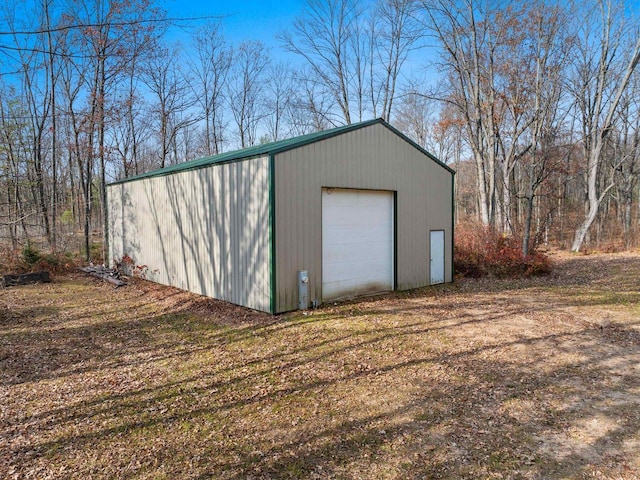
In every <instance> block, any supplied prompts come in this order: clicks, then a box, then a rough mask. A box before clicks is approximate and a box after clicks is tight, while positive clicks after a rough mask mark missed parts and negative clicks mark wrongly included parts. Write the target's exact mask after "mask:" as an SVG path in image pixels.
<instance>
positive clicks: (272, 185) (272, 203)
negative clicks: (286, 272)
mask: <svg viewBox="0 0 640 480" xmlns="http://www.w3.org/2000/svg"><path fill="white" fill-rule="evenodd" d="M275 173H276V161H275V156H274V155H269V246H270V257H271V258H270V259H269V273H270V278H269V280H270V284H271V292H270V298H271V299H270V310H271V313H272V314H275V313H276V292H277V290H276V175H275Z"/></svg>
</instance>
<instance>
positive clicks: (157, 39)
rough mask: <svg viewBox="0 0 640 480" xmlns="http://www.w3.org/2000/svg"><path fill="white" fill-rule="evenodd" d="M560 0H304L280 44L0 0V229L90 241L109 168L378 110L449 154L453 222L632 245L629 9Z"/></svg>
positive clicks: (636, 99) (28, 237)
mask: <svg viewBox="0 0 640 480" xmlns="http://www.w3.org/2000/svg"><path fill="white" fill-rule="evenodd" d="M570 3H571V2H557V3H555V2H553V1H545V0H527V1H517V0H516V1H501V0H458V1H455V2H451V1H448V0H422V1H415V0H366V1H365V0H308V1H307V3H306V4H305V6H304V8H303V9H302V11H301V13H300V15H299V17H298V18H297V20H296V21H295V22H294V23H293V24H292V25H291V26H290V28H288V29H287V30H286V31H283V32H281V33H280V34H279V36H278V38H277V42H278V45H279V47H278V48H280V49H281V50H283V51H286V52H288V56H286V58H293V59H295V61H289V62H288V63H285V62H284V61H283V60H282V58H284V57H283V55H281V54H278V53H277V52H276V51H275V49H274V48H275V47H272V48H268V47H267V46H265V45H264V44H262V43H260V42H258V41H255V40H252V39H250V38H248V39H247V40H246V41H243V42H241V43H236V42H233V41H231V40H230V39H229V38H228V37H227V36H226V35H225V19H224V17H220V18H216V17H211V18H206V19H188V18H171V17H169V16H168V15H167V14H166V12H164V11H163V10H162V9H161V8H160V7H159V6H157V5H155V4H154V3H153V2H152V0H111V1H109V0H27V1H26V2H23V1H18V0H9V1H8V2H5V3H4V5H3V7H2V13H0V30H1V31H0V172H1V175H2V176H1V177H0V242H2V243H3V244H4V245H5V248H11V249H13V250H17V249H20V248H23V246H24V245H28V244H29V242H34V243H37V244H38V245H40V246H41V247H42V248H47V249H50V250H52V251H65V250H69V249H76V250H77V249H81V250H82V251H83V252H84V253H85V254H86V256H87V257H91V256H92V255H93V254H94V253H92V248H91V247H92V245H93V244H94V243H96V244H101V245H105V244H106V243H107V242H108V238H106V236H105V234H104V229H103V226H104V220H105V215H106V212H105V209H104V208H103V205H104V192H105V188H104V186H105V184H106V183H109V182H110V181H113V180H115V179H118V178H122V177H125V176H130V175H134V174H138V173H142V172H145V171H148V170H150V169H155V168H158V167H162V166H165V165H170V164H175V163H179V162H183V161H186V160H189V159H193V158H196V157H200V156H206V155H214V154H217V153H221V152H223V151H228V150H232V149H236V148H241V147H246V146H250V145H254V144H257V143H260V142H266V141H273V140H279V139H284V138H287V137H291V136H294V135H300V134H305V133H310V132H313V131H317V130H320V129H325V128H330V127H332V126H338V125H344V124H348V123H352V122H358V121H360V120H366V119H370V118H374V117H383V118H385V119H386V120H388V121H389V122H390V123H391V124H393V125H394V126H396V127H398V128H399V129H400V130H401V131H403V132H404V133H405V134H406V135H408V136H409V137H410V138H412V139H414V140H415V141H416V142H417V143H418V144H420V145H422V146H424V147H425V148H426V149H427V150H429V151H431V152H432V153H434V154H435V155H436V156H438V157H439V158H441V159H442V160H443V161H445V162H446V163H448V164H449V165H451V166H452V167H453V168H455V169H456V170H457V171H458V175H457V196H456V198H457V200H456V216H457V217H456V218H457V220H458V221H465V222H466V221H472V222H478V223H481V224H484V225H487V226H489V227H491V228H493V229H495V230H496V231H498V232H505V234H508V235H513V236H514V237H515V238H517V239H518V241H520V242H521V244H522V250H523V252H529V251H531V249H532V248H534V247H535V246H536V245H540V244H545V243H548V244H550V245H553V246H557V247H560V248H567V249H571V250H573V251H578V250H580V249H583V248H614V247H615V248H632V247H636V246H638V237H639V234H640V232H639V231H638V230H639V229H638V220H639V217H640V209H639V208H638V207H639V194H640V192H639V188H640V187H639V185H638V175H639V174H640V111H639V106H640V72H639V69H638V68H637V67H638V63H639V60H640V17H639V13H640V12H639V11H638V7H637V5H636V4H635V2H632V1H628V2H626V3H619V2H615V1H608V0H599V1H594V0H584V1H581V0H578V1H577V2H575V3H573V4H570ZM25 12H35V13H34V14H26V13H25ZM175 28H181V29H182V31H184V30H185V29H186V31H188V32H190V33H189V35H190V36H189V39H188V41H186V42H185V41H182V42H179V43H178V42H177V41H172V40H170V38H171V36H170V35H169V34H168V32H170V31H171V29H175ZM79 238H81V239H82V242H81V244H80V243H79V242H78V239H79Z"/></svg>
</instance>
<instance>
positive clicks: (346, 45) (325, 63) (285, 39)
mask: <svg viewBox="0 0 640 480" xmlns="http://www.w3.org/2000/svg"><path fill="white" fill-rule="evenodd" d="M360 13H361V10H360V6H359V4H358V1H357V0H308V2H307V6H306V10H305V12H304V13H303V15H302V16H301V17H299V18H297V19H296V20H295V21H294V23H293V25H292V28H291V31H287V32H284V33H283V34H281V35H280V39H281V40H282V43H283V45H284V47H285V48H286V49H287V50H288V51H290V52H293V53H295V54H296V55H299V56H300V57H302V58H303V59H304V60H305V62H306V64H307V65H308V67H309V69H310V71H309V73H310V74H311V75H312V76H311V77H310V79H313V81H314V82H317V83H320V84H322V86H323V87H324V88H325V89H326V91H327V92H329V93H330V94H331V97H332V99H333V101H334V102H335V105H336V106H337V107H338V109H339V111H340V114H341V117H342V120H343V122H344V123H347V124H350V123H351V122H352V116H353V114H354V111H353V108H354V107H353V103H354V102H355V103H356V104H358V103H361V102H362V101H363V99H362V98H358V97H357V96H356V98H355V99H354V92H353V90H354V89H355V90H358V86H360V87H361V88H360V90H361V91H360V92H359V93H362V87H363V85H364V82H363V81H362V80H363V79H362V77H361V73H362V70H363V68H364V67H365V65H366V64H365V62H364V61H363V59H362V57H361V54H362V52H363V51H362V48H361V47H362V44H361V40H360V39H359V38H358V35H361V34H364V30H363V29H362V28H361V27H360V26H358V25H357V22H358V18H359V15H360ZM354 49H355V50H354ZM359 80H360V83H359Z"/></svg>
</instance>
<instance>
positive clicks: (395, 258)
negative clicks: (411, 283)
mask: <svg viewBox="0 0 640 480" xmlns="http://www.w3.org/2000/svg"><path fill="white" fill-rule="evenodd" d="M396 290H398V191H397V190H394V192H393V291H396Z"/></svg>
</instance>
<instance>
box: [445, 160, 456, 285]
mask: <svg viewBox="0 0 640 480" xmlns="http://www.w3.org/2000/svg"><path fill="white" fill-rule="evenodd" d="M455 197H456V172H455V171H454V172H453V175H451V282H452V283H453V281H454V280H455V275H456V266H455V264H454V261H453V259H454V250H455V248H456V242H455V240H456V239H455V233H456V230H455V224H456V218H455V217H456V198H455ZM445 247H446V243H445Z"/></svg>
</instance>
